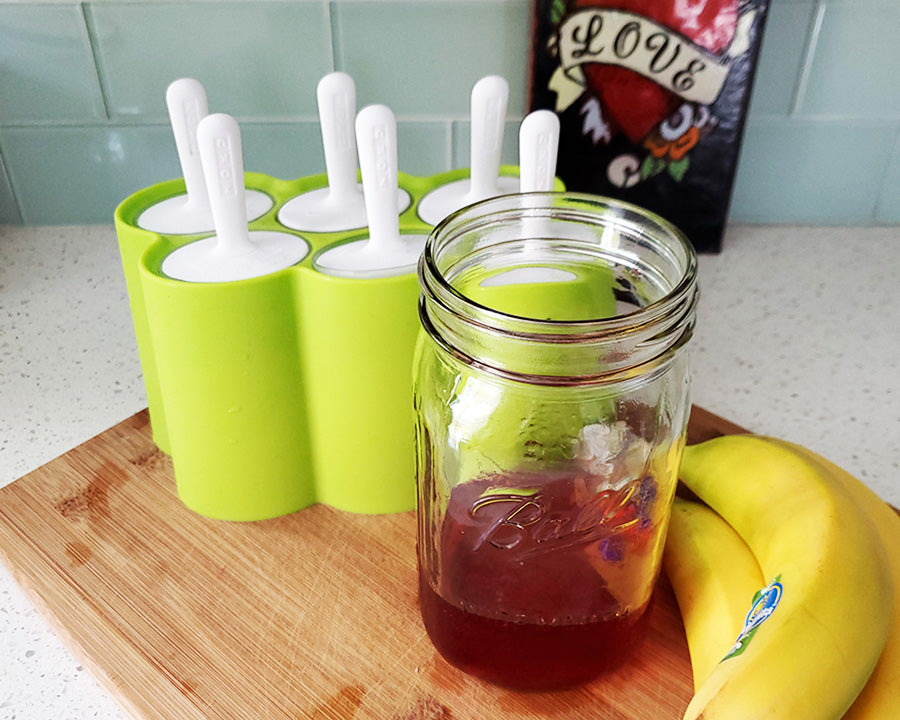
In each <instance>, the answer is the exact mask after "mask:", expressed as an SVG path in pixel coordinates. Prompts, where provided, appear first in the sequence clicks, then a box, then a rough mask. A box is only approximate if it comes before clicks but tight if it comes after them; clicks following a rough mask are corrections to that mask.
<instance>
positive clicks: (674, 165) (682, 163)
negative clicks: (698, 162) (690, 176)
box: [669, 155, 691, 182]
mask: <svg viewBox="0 0 900 720" xmlns="http://www.w3.org/2000/svg"><path fill="white" fill-rule="evenodd" d="M690 164H691V161H690V158H688V156H687V155H685V156H684V157H683V158H681V160H673V161H672V162H670V163H669V175H671V176H672V177H673V178H675V181H676V182H681V181H682V180H683V179H684V174H685V173H686V172H687V169H688V167H689V166H690Z"/></svg>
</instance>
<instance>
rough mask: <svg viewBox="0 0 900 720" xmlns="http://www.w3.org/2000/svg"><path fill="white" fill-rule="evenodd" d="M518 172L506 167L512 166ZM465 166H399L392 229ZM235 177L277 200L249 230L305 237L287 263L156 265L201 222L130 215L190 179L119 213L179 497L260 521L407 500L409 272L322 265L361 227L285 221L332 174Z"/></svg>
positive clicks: (155, 415) (408, 506) (413, 292)
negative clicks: (140, 221)
mask: <svg viewBox="0 0 900 720" xmlns="http://www.w3.org/2000/svg"><path fill="white" fill-rule="evenodd" d="M517 173H518V168H516V167H513V166H504V167H503V168H501V174H503V175H505V176H507V177H516V176H517ZM467 175H468V170H466V169H461V170H453V171H450V172H446V173H441V174H439V175H435V176H431V177H416V176H411V175H407V174H404V173H398V180H399V186H400V188H402V189H403V190H405V191H406V192H407V193H408V194H409V195H410V197H411V198H412V199H413V202H412V203H411V204H410V205H409V206H408V207H407V209H406V210H405V211H404V212H403V213H402V215H400V218H399V224H400V231H401V233H404V234H407V233H412V234H422V233H425V234H427V233H428V232H430V230H431V226H430V225H427V224H426V223H424V222H423V221H422V220H421V219H420V218H419V217H418V215H417V205H418V202H419V200H421V198H422V197H424V195H426V194H427V193H428V192H430V191H431V190H433V189H434V188H436V187H439V186H441V185H443V184H446V183H448V182H454V181H457V180H459V179H462V178H464V177H466V176H467ZM244 180H245V185H246V187H247V188H248V189H252V190H254V191H258V192H261V193H265V194H266V195H268V196H269V197H270V198H272V200H273V206H272V208H271V209H270V210H269V211H268V212H267V213H266V214H264V215H263V216H262V217H260V218H258V219H256V220H254V221H251V222H250V225H249V227H250V230H252V231H277V232H291V233H294V234H295V235H297V236H299V237H301V238H302V239H303V240H304V241H305V242H306V243H307V244H308V245H309V248H310V252H309V253H308V254H307V255H306V257H304V258H303V259H302V260H301V261H300V262H298V263H297V264H296V265H293V266H291V267H288V268H286V269H283V270H279V271H277V272H274V273H271V274H269V275H264V276H261V277H256V278H251V279H248V280H237V281H233V282H227V283H222V282H204V283H189V282H183V281H180V280H175V279H173V278H169V277H167V276H166V275H165V274H164V273H163V272H162V270H161V265H162V261H163V259H164V258H165V257H166V256H168V255H169V254H171V253H172V252H173V251H175V250H176V249H178V248H180V247H183V246H184V245H186V244H187V243H190V242H194V241H196V240H199V239H201V238H204V237H208V236H209V233H204V234H196V235H190V236H184V235H178V236H175V235H161V234H158V233H154V232H151V231H148V230H144V229H142V228H140V227H138V226H137V224H136V219H137V217H138V216H139V215H140V213H141V212H142V210H143V209H145V208H146V207H148V206H150V205H152V204H154V203H156V202H159V201H161V200H164V199H166V198H168V197H172V196H174V195H177V194H179V193H183V192H184V182H183V181H181V180H172V181H168V182H164V183H160V184H158V185H154V186H151V187H149V188H146V189H144V190H141V191H139V192H137V193H135V194H134V195H132V196H131V197H129V198H127V199H125V200H124V201H123V202H122V203H121V204H120V205H119V207H118V208H117V210H116V216H115V224H116V231H117V234H118V240H119V249H120V253H121V257H122V265H123V270H124V274H125V279H126V284H127V287H128V295H129V303H130V306H131V311H132V317H133V321H134V328H135V335H136V338H137V344H138V351H139V355H140V360H141V366H142V369H143V373H144V383H145V388H146V392H147V403H148V407H149V410H150V421H151V425H152V429H153V439H154V442H156V444H157V445H158V446H159V448H160V449H161V450H163V451H164V452H166V453H168V454H170V455H171V456H172V461H173V466H174V470H175V479H176V486H177V491H178V494H179V497H180V498H181V499H182V501H183V502H184V503H185V505H187V506H188V507H189V508H191V509H192V510H194V511H196V512H198V513H200V514H203V515H206V516H208V517H212V518H218V519H224V520H259V519H265V518H270V517H275V516H279V515H284V514H288V513H291V512H294V511H296V510H299V509H301V508H303V507H306V506H308V505H311V504H313V503H316V502H322V503H326V504H328V505H331V506H333V507H335V508H338V509H341V510H346V511H351V512H363V513H390V512H403V511H408V510H412V509H413V508H414V507H415V471H414V445H413V415H412V413H413V407H412V382H411V373H412V360H413V354H414V350H415V343H416V338H417V336H418V333H419V321H418V315H417V301H418V296H419V287H418V280H417V277H416V274H415V272H413V271H410V272H406V273H404V274H401V275H394V276H388V277H375V278H356V277H352V278H350V277H335V276H331V275H327V274H325V273H323V272H320V271H319V270H317V269H316V259H317V257H318V256H319V255H321V254H322V253H323V252H325V251H326V250H328V249H332V248H334V247H336V246H339V245H342V244H345V243H351V242H354V241H358V240H360V239H362V238H364V237H366V235H367V230H366V229H365V228H364V229H362V230H350V231H344V232H332V233H313V232H300V231H295V230H290V229H288V228H286V227H285V226H284V225H282V224H281V223H280V222H279V221H278V212H279V210H280V208H281V207H283V205H284V204H285V203H286V202H288V201H289V200H290V199H291V198H294V197H297V196H298V195H300V194H301V193H304V192H308V191H311V190H315V189H318V188H323V187H325V186H327V183H328V179H327V176H326V175H325V174H320V175H314V176H309V177H305V178H300V179H297V180H280V179H277V178H273V177H270V176H267V175H262V174H257V173H245V175H244ZM556 188H557V189H562V184H561V183H560V182H559V181H557V183H556Z"/></svg>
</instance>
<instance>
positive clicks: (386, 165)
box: [356, 105, 402, 257]
mask: <svg viewBox="0 0 900 720" xmlns="http://www.w3.org/2000/svg"><path fill="white" fill-rule="evenodd" d="M356 137H357V143H358V146H359V170H360V174H361V175H362V183H363V196H364V197H365V201H366V215H367V216H368V218H369V242H368V244H367V245H366V251H367V252H372V253H378V255H380V256H382V257H386V256H388V255H390V254H393V253H396V252H397V251H398V250H399V249H402V246H401V243H400V220H399V217H398V215H399V213H398V207H397V120H396V118H395V117H394V113H393V112H391V109H390V108H389V107H387V106H385V105H369V106H368V107H365V108H363V109H362V110H361V111H360V113H359V115H357V117H356Z"/></svg>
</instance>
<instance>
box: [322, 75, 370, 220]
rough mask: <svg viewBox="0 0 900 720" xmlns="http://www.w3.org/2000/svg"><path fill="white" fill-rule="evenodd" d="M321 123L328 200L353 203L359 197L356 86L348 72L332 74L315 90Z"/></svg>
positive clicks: (324, 78) (323, 79)
mask: <svg viewBox="0 0 900 720" xmlns="http://www.w3.org/2000/svg"><path fill="white" fill-rule="evenodd" d="M316 100H317V102H318V105H319V124H320V125H321V128H322V146H323V149H324V151H325V172H326V173H327V174H328V188H329V194H328V201H329V202H332V203H353V202H356V201H357V200H358V196H359V194H360V188H359V184H358V183H357V182H356V134H355V132H354V125H353V124H354V121H355V118H356V84H355V83H354V82H353V78H352V77H350V76H349V75H348V74H347V73H343V72H333V73H329V74H328V75H326V76H325V77H323V78H322V79H321V80H320V81H319V84H318V86H317V87H316Z"/></svg>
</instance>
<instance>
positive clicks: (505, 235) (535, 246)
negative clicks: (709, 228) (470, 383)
mask: <svg viewBox="0 0 900 720" xmlns="http://www.w3.org/2000/svg"><path fill="white" fill-rule="evenodd" d="M419 282H420V285H421V289H422V296H421V300H420V307H419V314H420V317H421V320H422V324H423V327H424V328H425V330H426V331H427V332H428V334H429V335H430V336H431V337H432V338H433V339H434V340H435V341H436V342H438V343H440V344H441V345H442V346H444V348H445V349H446V350H447V351H448V352H450V353H451V354H453V355H454V356H456V357H457V358H458V359H460V360H461V361H463V362H465V363H467V364H471V365H474V366H479V367H481V368H483V369H485V370H488V371H490V372H493V373H496V374H500V375H503V376H506V377H512V378H520V379H522V380H523V381H526V382H531V383H539V384H550V385H556V384H582V383H598V382H613V381H615V382H618V381H621V380H623V379H626V378H628V377H631V376H638V375H643V374H645V373H648V372H652V371H653V369H654V368H656V367H657V366H659V365H662V364H664V363H665V362H667V360H668V359H669V358H670V357H671V356H672V355H673V354H674V353H675V352H677V350H678V349H679V348H681V347H682V346H684V345H685V343H686V342H687V341H688V340H689V339H690V336H691V334H692V331H693V327H694V321H695V314H696V305H697V300H698V288H697V257H696V253H695V252H694V250H693V247H692V246H691V244H690V242H689V241H688V239H687V238H686V237H685V236H684V235H683V234H682V233H681V232H680V231H679V230H678V229H677V228H676V227H675V226H674V225H672V224H671V223H669V222H667V221H666V220H664V219H662V218H661V217H659V216H657V215H654V214H652V213H649V212H647V211H645V210H643V209H641V208H638V207H637V206H634V205H630V204H627V203H623V202H619V201H616V200H611V199H609V198H603V197H599V196H593V195H587V194H579V193H525V194H518V195H504V196H501V197H497V198H493V199H491V200H486V201H484V202H480V203H477V204H475V205H470V206H468V207H466V208H463V209H462V210H460V211H458V212H456V213H454V214H452V215H450V216H449V217H447V218H446V219H445V220H443V221H442V222H441V223H440V224H439V225H438V226H437V227H435V229H434V230H433V232H432V233H431V235H430V237H429V238H428V241H427V243H426V245H425V250H424V252H423V255H422V257H421V259H420V261H419Z"/></svg>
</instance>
